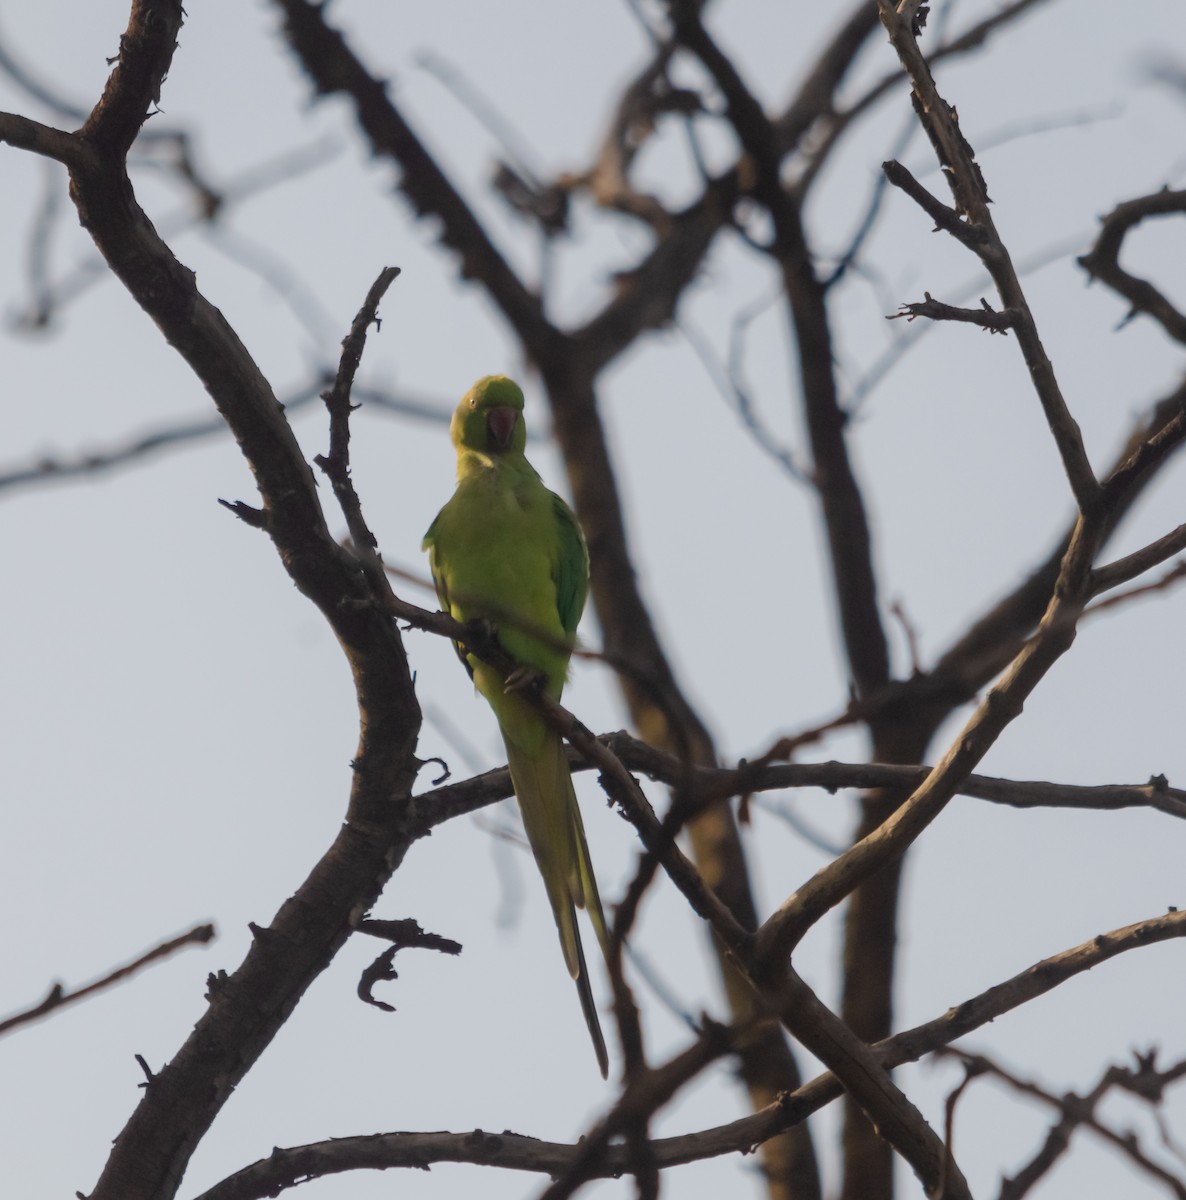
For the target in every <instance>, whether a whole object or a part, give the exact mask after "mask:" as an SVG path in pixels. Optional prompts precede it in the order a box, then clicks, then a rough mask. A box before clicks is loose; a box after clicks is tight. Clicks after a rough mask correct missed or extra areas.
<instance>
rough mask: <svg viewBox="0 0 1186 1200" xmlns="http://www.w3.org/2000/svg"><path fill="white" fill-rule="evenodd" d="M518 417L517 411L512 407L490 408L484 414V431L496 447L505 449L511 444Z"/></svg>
mask: <svg viewBox="0 0 1186 1200" xmlns="http://www.w3.org/2000/svg"><path fill="white" fill-rule="evenodd" d="M518 419H519V412H518V410H517V409H514V408H492V409H490V411H489V412H488V413H487V414H486V432H487V433H488V434H489V435H490V437H491V439H492V440H493V442H494V446H495V447H496V448H497V449H499V450H505V449H506V448H507V447H508V446H509V445H510V444H511V438H512V437H513V436H514V433H515V422H516V421H518Z"/></svg>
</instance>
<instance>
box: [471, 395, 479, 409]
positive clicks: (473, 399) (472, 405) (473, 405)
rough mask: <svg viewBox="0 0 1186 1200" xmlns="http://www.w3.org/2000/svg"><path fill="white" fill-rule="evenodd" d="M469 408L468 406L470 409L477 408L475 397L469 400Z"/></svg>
mask: <svg viewBox="0 0 1186 1200" xmlns="http://www.w3.org/2000/svg"><path fill="white" fill-rule="evenodd" d="M469 406H470V408H477V407H478V401H477V397H476V396H471V397H470V398H469Z"/></svg>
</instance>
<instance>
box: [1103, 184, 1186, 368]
mask: <svg viewBox="0 0 1186 1200" xmlns="http://www.w3.org/2000/svg"><path fill="white" fill-rule="evenodd" d="M1183 213H1186V191H1180V192H1171V191H1170V190H1169V189H1168V188H1163V189H1162V190H1161V191H1159V192H1154V193H1153V194H1152V195H1151V196H1141V197H1139V198H1137V199H1136V200H1126V201H1125V202H1124V203H1123V204H1118V205H1117V206H1116V207H1115V208H1114V209H1113V210H1112V211H1111V212H1110V213H1108V215H1107V216H1106V217H1104V218H1103V219H1102V221H1101V222H1100V223H1101V225H1102V228H1101V229H1100V232H1099V237H1098V238H1096V242H1095V245H1094V246H1092V248H1091V249H1090V250H1089V251H1088V252H1087V253H1086V254H1084V255H1083V256H1082V257H1081V258H1080V259H1079V265H1080V266H1081V267H1082V268H1083V269H1084V270H1085V271H1086V272H1087V274H1088V276H1089V277H1090V278H1091V279H1098V280H1100V281H1101V282H1103V283H1104V284H1106V285H1107V286H1108V287H1110V288H1111V289H1112V290H1113V291H1114V292H1118V293H1119V294H1120V295H1121V296H1123V297H1124V298H1125V299H1126V300H1127V301H1128V302H1129V304H1130V305H1131V306H1132V310H1131V311H1130V312H1129V314H1128V316H1127V317H1126V318H1125V323H1127V322H1128V321H1131V320H1132V319H1133V317H1135V316H1136V315H1137V314H1138V313H1146V314H1147V315H1148V316H1150V317H1152V318H1153V319H1154V320H1155V321H1156V322H1157V323H1158V324H1159V325H1160V326H1161V327H1162V329H1164V330H1165V331H1166V333H1168V334H1169V336H1170V337H1172V338H1173V339H1174V341H1176V342H1181V343H1182V344H1183V345H1186V315H1183V314H1182V313H1181V312H1180V311H1179V310H1178V309H1177V308H1176V307H1175V306H1174V305H1173V304H1172V303H1171V302H1170V301H1169V299H1167V297H1166V296H1165V295H1164V294H1163V293H1162V292H1160V291H1159V290H1158V289H1157V288H1156V287H1154V286H1153V284H1151V283H1149V281H1148V280H1145V279H1138V278H1137V276H1135V275H1130V274H1129V273H1128V272H1127V271H1126V270H1125V269H1124V268H1123V267H1122V266H1121V265H1120V250H1121V247H1122V246H1123V245H1124V239H1125V238H1126V237H1127V236H1128V234H1129V233H1130V232H1131V231H1132V230H1133V229H1134V228H1136V226H1137V225H1139V224H1140V223H1141V222H1142V221H1144V220H1145V219H1146V217H1165V216H1180V215H1182V214H1183Z"/></svg>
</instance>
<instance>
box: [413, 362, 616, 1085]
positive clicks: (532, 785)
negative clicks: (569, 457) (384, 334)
mask: <svg viewBox="0 0 1186 1200" xmlns="http://www.w3.org/2000/svg"><path fill="white" fill-rule="evenodd" d="M450 433H451V435H452V438H453V445H454V446H455V447H456V449H457V490H456V491H455V492H454V493H453V497H452V499H450V501H449V502H448V504H446V505H445V507H444V508H442V509H441V511H440V512H439V513H438V514H437V518H436V520H435V521H433V523H432V525H431V526H430V527H429V530H428V533H427V534H425V537H424V548H425V550H427V551H428V556H429V564H430V566H431V568H432V577H433V581H434V583H435V584H436V589H437V596H438V598H439V600H440V603H441V606H442V608H444V609H445V610H446V611H447V612H448V613H450V614H451V615H452V616H453V617H454V618H455V619H456V620H458V621H462V622H464V621H471V620H474V619H475V618H486V619H488V620H490V621H492V622H493V623H494V625H495V627H496V628H497V630H498V640H499V642H500V643H501V645H502V646H503V648H504V649H505V650H506V651H507V653H508V654H510V656H511V657H512V658H513V659H514V660H515V661H516V662H517V663H519V664H520V665H522V666H524V667H529V668H532V669H534V670H536V671H538V672H539V673H540V675H541V676H542V678H543V686H544V688H545V690H546V691H547V693H548V695H550V696H552V697H553V698H554V699H559V698H560V694H561V692H562V691H563V690H564V681H565V679H566V677H567V674H568V660H569V658H570V657H571V655H572V648H573V645H574V643H575V636H576V628H577V625H578V623H579V622H580V619H581V612H582V611H583V609H584V607H585V599H586V596H587V594H588V590H589V552H588V549H587V547H586V545H585V538H584V535H583V534H582V533H581V528H580V525H578V524H577V519H576V517H575V516H574V515H573V512H572V509H570V508H569V507H568V505H567V504H565V502H564V501H563V500H562V499H561V498H560V497H559V496H557V495H556V494H555V493H554V492H550V491H549V490H548V489H547V488H546V487H545V486H544V483H543V481H542V480H541V479H540V477H539V475H538V474H537V473H536V471H535V469H534V468H533V467H532V466H531V464H530V463H529V462H528V461H527V459H526V457H525V455H524V453H523V451H524V447H525V445H526V441H527V432H526V428H525V426H524V424H523V393H522V391H521V390H520V388H519V386H518V385H517V384H515V383H513V382H512V381H511V380H510V379H507V378H506V377H505V376H502V375H488V376H486V377H485V378H484V379H479V380H478V382H477V383H476V384H474V386H473V387H472V388H471V389H470V390H469V391H468V392H467V393H466V394H465V395H464V396H463V397H462V399H461V403H460V404H458V406H457V410H456V411H455V412H454V414H453V420H452V423H451V425H450ZM457 651H458V654H459V655H460V656H461V660H462V662H464V663H465V666H466V669H467V670H468V671H469V673H470V675H471V676H472V678H473V681H474V684H475V686H476V687H477V689H478V691H479V692H480V693H481V694H482V696H484V697H485V699H486V700H487V701H488V703H489V704H490V707H491V708H492V709H493V710H494V714H495V716H496V717H497V718H498V724H499V728H500V729H501V730H502V737H503V742H504V743H505V745H506V751H507V761H508V764H509V765H510V769H511V780H512V782H513V783H514V786H515V795H516V796H517V797H518V800H519V809H520V811H521V813H522V814H523V827H524V829H526V831H527V839H528V841H529V842H530V843H531V850H532V853H533V854H534V855H535V861H536V863H537V865H538V866H539V871H540V874H541V875H542V876H543V880H544V887H545V889H546V890H547V893H548V900H549V902H550V903H551V906H552V913H553V915H554V917H555V920H556V928H557V930H558V931H559V934H560V944H561V947H562V949H563V951H564V961H565V963H566V964H567V966H568V970H569V973H570V974H571V975H572V977H573V979H575V980H576V984H577V990H578V992H579V994H580V999H581V1008H582V1010H583V1012H584V1014H585V1022H586V1024H587V1025H588V1026H589V1034H590V1037H591V1038H592V1039H593V1047H594V1050H595V1051H596V1053H597V1062H598V1065H599V1066H600V1068H601V1074H602V1076H603V1077H604V1076H605V1075H607V1074H608V1071H609V1060H608V1057H607V1055H606V1049H605V1039H604V1038H603V1037H602V1034H601V1026H600V1023H599V1021H598V1019H597V1009H596V1007H595V1006H594V1003H593V995H592V991H591V989H590V986H589V972H588V968H587V966H586V964H585V956H584V951H583V949H582V946H581V936H580V930H579V929H578V927H577V919H576V909H577V908H585V909H587V910H588V912H589V916H590V919H591V921H592V923H593V929H594V931H595V933H596V935H597V939H598V941H599V942H600V944H601V946H602V950H603V952H604V951H605V949H606V946H607V943H608V936H607V933H606V925H605V916H604V914H603V912H602V909H601V899H600V897H599V896H598V893H597V881H596V879H595V878H594V875H593V867H592V864H591V863H590V860H589V847H588V845H587V843H586V841H585V829H584V825H583V823H582V821H581V813H580V809H579V808H578V806H577V798H576V792H575V790H574V789H573V785H572V775H571V772H570V771H569V769H568V760H567V758H566V757H565V754H564V743H563V741H562V740H561V738H560V735H559V734H558V733H556V732H555V731H554V730H553V729H551V728H550V727H549V726H548V724H547V722H545V721H544V719H543V717H542V716H540V714H539V713H538V712H537V711H536V710H535V709H534V708H533V707H532V706H531V705H530V704H529V703H528V702H527V701H526V700H525V699H524V698H523V697H522V696H521V695H518V694H517V693H516V692H514V691H511V692H507V691H506V688H505V684H504V681H503V679H502V678H501V677H500V676H499V675H498V673H497V672H496V671H494V670H492V669H491V668H490V667H488V666H487V665H486V664H485V663H483V662H481V661H480V660H479V659H477V658H475V657H473V656H472V655H467V654H466V653H465V651H464V650H463V649H462V648H461V647H460V646H458V647H457Z"/></svg>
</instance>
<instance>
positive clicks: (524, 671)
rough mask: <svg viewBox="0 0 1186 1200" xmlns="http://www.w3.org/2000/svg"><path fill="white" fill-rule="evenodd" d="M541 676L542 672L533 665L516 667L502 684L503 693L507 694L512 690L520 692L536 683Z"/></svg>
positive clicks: (542, 675)
mask: <svg viewBox="0 0 1186 1200" xmlns="http://www.w3.org/2000/svg"><path fill="white" fill-rule="evenodd" d="M543 677H544V673H543V672H542V671H538V670H536V668H535V667H516V668H515V669H514V670H513V671H512V672H511V673H510V674H509V675H508V676H507V679H506V683H504V684H503V687H502V690H503V694H504V695H507V696H509V695H511V693H512V692H521V691H523V690H524V689H525V688H529V687H531V686H532V685H533V684H536V683H538V682H539V681H540V680H541V679H543Z"/></svg>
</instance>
